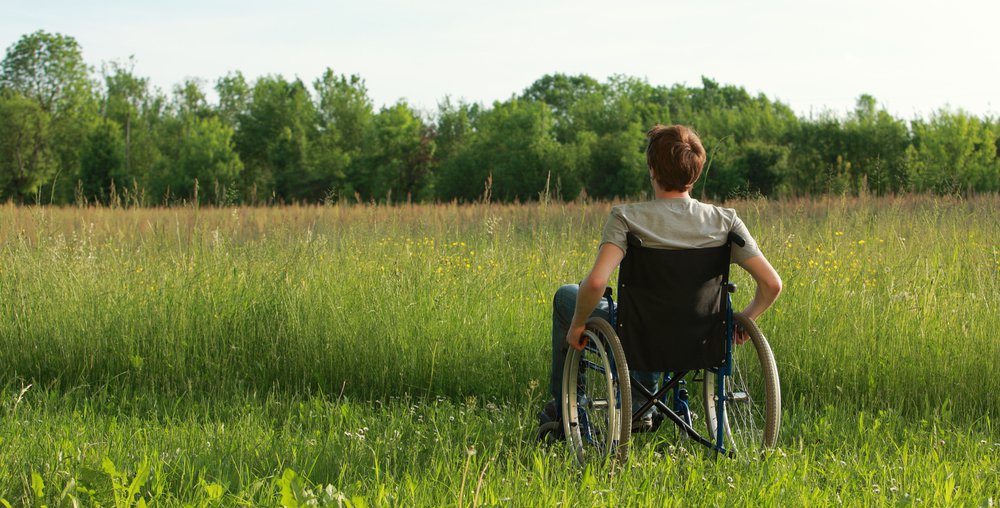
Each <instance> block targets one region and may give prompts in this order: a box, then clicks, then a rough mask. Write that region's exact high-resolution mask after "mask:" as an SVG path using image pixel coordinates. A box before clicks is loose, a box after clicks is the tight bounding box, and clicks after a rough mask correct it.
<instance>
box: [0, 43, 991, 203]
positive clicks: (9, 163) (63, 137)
mask: <svg viewBox="0 0 1000 508" xmlns="http://www.w3.org/2000/svg"><path fill="white" fill-rule="evenodd" d="M207 86H209V85H206V84H205V83H203V82H201V81H198V80H189V81H186V82H184V83H181V84H179V85H177V86H175V87H174V89H173V90H172V91H171V92H170V93H169V94H168V93H164V92H163V91H161V90H159V89H157V88H155V87H153V86H151V84H150V83H149V80H148V78H144V77H142V76H137V75H136V74H135V72H134V61H133V60H131V59H130V60H125V61H116V62H108V63H105V64H103V65H102V66H101V67H100V69H99V70H97V69H94V68H92V67H91V66H89V65H88V64H87V63H86V62H85V61H84V59H83V54H82V50H81V48H80V46H79V44H78V43H77V42H76V41H75V40H74V39H73V38H72V37H70V36H66V35H61V34H52V33H46V32H44V31H38V32H35V33H32V34H29V35H25V36H23V37H22V38H21V39H20V40H18V41H17V42H16V43H14V44H13V45H12V46H10V48H8V50H7V52H6V55H5V57H4V59H3V62H2V67H0V201H8V200H13V201H15V202H18V203H54V204H73V203H75V204H85V203H103V204H118V205H130V206H131V205H139V206H143V205H169V204H175V203H191V202H198V203H202V204H213V205H229V204H237V203H246V204H272V203H291V202H304V203H317V202H335V201H341V200H347V201H350V202H355V201H362V202H372V201H374V202H405V201H451V200H458V201H462V202H468V201H474V200H478V199H483V198H484V197H488V198H489V199H494V200H499V201H515V200H519V201H529V200H538V199H550V198H551V199H567V200H571V199H577V198H579V197H581V196H586V197H591V198H598V199H609V198H615V197H634V196H638V195H641V194H642V193H643V192H645V190H646V187H647V174H646V170H645V157H644V152H643V150H644V145H643V143H644V139H645V138H644V133H645V131H646V130H647V129H648V128H649V127H650V126H651V125H653V124H656V123H683V124H688V125H691V126H693V127H694V128H695V129H696V130H697V131H698V132H699V133H700V134H701V137H702V140H703V141H704V143H705V145H706V149H707V151H708V152H709V161H710V162H709V164H708V167H707V168H706V171H705V173H704V174H703V177H702V179H701V181H700V182H699V185H698V186H697V187H696V188H695V190H694V194H695V196H698V197H707V198H712V199H717V200H723V199H726V198H730V197H734V196H757V195H764V196H789V195H817V194H828V193H835V194H843V193H848V194H857V193H873V194H892V193H910V192H932V193H949V194H950V193H976V192H997V191H1000V123H998V120H997V119H995V118H989V117H987V118H979V117H976V116H974V115H970V114H968V113H966V112H963V111H952V110H947V109H942V110H940V111H938V112H937V113H935V114H932V115H931V116H930V117H929V118H917V119H913V120H902V119H898V118H895V117H893V116H892V115H891V114H889V113H888V112H886V111H885V110H884V109H882V108H880V107H879V106H878V103H877V101H876V99H875V98H873V97H871V96H868V95H862V96H861V97H859V98H858V99H857V104H856V108H855V109H854V111H852V112H850V113H848V114H846V115H837V114H833V113H824V114H818V115H810V116H809V117H808V118H802V117H799V116H796V115H795V113H794V112H793V111H792V110H791V109H790V108H789V107H788V106H787V105H785V104H782V103H781V102H778V101H774V100H771V99H769V98H768V97H766V96H765V95H763V94H760V95H756V96H754V95H751V94H749V93H747V91H746V90H745V89H743V88H742V87H739V86H734V85H723V84H719V83H717V82H715V81H713V80H711V79H708V78H703V79H702V83H701V85H700V86H695V87H692V86H685V85H672V86H659V85H653V84H650V83H648V82H647V81H645V80H643V79H638V78H634V77H629V76H613V77H611V78H609V79H607V81H604V82H601V81H597V80H595V79H593V78H591V77H589V76H585V75H578V76H569V75H563V74H553V75H546V76H543V77H541V78H540V79H538V80H537V81H535V82H534V83H531V84H530V85H529V86H528V87H527V88H526V89H525V90H523V91H522V92H521V93H519V94H516V95H512V96H511V98H509V99H508V100H506V101H497V102H494V103H493V104H492V105H483V104H470V103H465V102H456V101H453V100H451V99H449V98H447V97H446V98H444V99H443V100H442V101H441V102H440V103H439V105H438V109H437V111H436V112H433V113H427V112H421V111H417V110H416V109H415V108H413V107H412V106H411V105H409V104H407V103H406V102H405V101H402V100H401V101H399V102H397V103H395V104H392V105H388V106H384V107H381V108H378V109H377V110H376V108H375V106H374V104H373V102H372V100H371V99H370V98H369V97H368V93H367V90H366V88H365V82H364V80H363V79H362V78H361V77H360V76H357V75H351V76H346V75H339V74H336V73H335V72H334V71H332V70H329V69H328V70H327V71H326V72H325V73H324V74H323V75H322V76H320V77H319V78H317V79H315V80H314V81H312V82H311V83H306V82H303V81H302V80H301V79H298V78H295V79H287V78H285V77H283V76H280V75H270V76H263V77H260V78H257V79H256V80H253V81H252V82H251V81H248V80H247V79H246V78H245V77H244V76H243V75H242V74H241V73H240V72H231V73H229V74H228V75H226V76H224V77H221V78H219V79H218V80H217V81H216V82H215V83H214V85H211V86H212V87H213V88H214V92H215V94H214V96H215V97H217V100H215V101H214V103H212V102H210V101H209V100H208V93H207V92H206V87H207Z"/></svg>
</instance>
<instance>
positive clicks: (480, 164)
mask: <svg viewBox="0 0 1000 508" xmlns="http://www.w3.org/2000/svg"><path fill="white" fill-rule="evenodd" d="M474 127H475V134H474V135H473V136H472V139H471V141H470V143H469V144H468V145H467V146H466V147H465V148H464V149H462V150H461V151H460V152H459V153H458V154H456V156H454V157H452V158H451V159H449V160H447V161H445V162H443V163H442V166H441V168H440V171H441V177H440V178H439V179H438V185H439V188H440V190H441V196H442V197H443V198H445V199H463V200H470V201H471V200H475V199H477V198H478V197H480V196H482V194H483V188H484V184H485V183H486V182H487V181H488V180H490V181H491V182H492V195H493V196H494V197H496V198H497V199H499V200H501V201H513V200H520V201H527V200H535V199H538V197H539V196H540V195H542V194H543V193H544V192H545V191H546V189H548V191H549V195H552V196H555V195H560V194H561V195H563V196H573V197H575V196H576V195H577V193H579V191H580V184H579V180H578V177H577V175H576V174H575V172H574V171H573V167H572V159H573V156H572V152H571V151H570V150H568V149H566V148H565V147H564V146H563V145H561V144H560V143H558V142H557V141H556V139H555V136H554V133H553V118H552V113H551V112H550V110H549V108H548V106H546V105H545V104H543V103H540V102H533V101H526V100H520V99H513V100H510V101H508V102H503V103H500V102H497V103H494V104H493V108H492V109H490V110H489V111H484V112H482V113H481V114H480V115H478V117H477V118H476V122H475V126H474Z"/></svg>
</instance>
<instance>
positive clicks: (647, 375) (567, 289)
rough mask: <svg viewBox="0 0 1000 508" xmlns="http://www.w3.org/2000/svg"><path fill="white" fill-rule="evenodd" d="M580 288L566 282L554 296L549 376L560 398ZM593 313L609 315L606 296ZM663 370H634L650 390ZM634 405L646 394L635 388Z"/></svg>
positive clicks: (551, 385)
mask: <svg viewBox="0 0 1000 508" xmlns="http://www.w3.org/2000/svg"><path fill="white" fill-rule="evenodd" d="M579 292H580V285H579V284H566V285H565V286H562V287H560V288H559V289H558V290H557V291H556V295H555V297H554V298H553V299H552V372H551V374H550V376H549V391H550V392H551V393H552V397H553V398H554V399H556V400H559V398H560V392H561V391H562V375H563V364H564V363H566V351H567V350H568V349H569V344H567V343H566V333H567V332H568V331H569V324H570V321H572V320H573V312H574V311H576V295H577V294H578V293H579ZM590 316H591V317H601V318H604V319H608V317H609V314H608V301H607V299H604V298H602V299H601V301H600V303H598V304H597V308H596V309H594V312H593V313H592V314H591V315H590ZM657 374H659V373H654V372H632V379H633V380H636V381H639V382H640V383H642V384H643V386H645V387H646V388H647V389H648V390H649V391H651V392H654V393H655V392H656V387H657V382H656V380H657V379H658V378H659V376H658V375H657ZM632 400H633V402H632V405H633V407H638V406H637V405H636V403H637V402H639V401H645V400H646V398H645V397H643V396H641V395H639V394H638V393H637V392H636V390H634V389H633V390H632Z"/></svg>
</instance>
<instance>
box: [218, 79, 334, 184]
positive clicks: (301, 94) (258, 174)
mask: <svg viewBox="0 0 1000 508" xmlns="http://www.w3.org/2000/svg"><path fill="white" fill-rule="evenodd" d="M251 97H252V100H251V103H250V106H249V108H248V112H247V114H246V115H245V116H243V117H241V118H240V121H239V124H240V130H239V131H237V133H236V137H235V142H236V147H237V152H238V153H239V156H240V159H241V160H242V161H243V164H244V165H245V169H244V172H243V185H244V188H246V189H249V190H250V193H251V196H250V198H251V200H256V199H261V198H263V199H268V198H270V197H271V196H274V197H275V198H277V199H279V200H291V199H301V198H303V197H304V196H303V195H302V187H301V185H302V183H303V182H308V181H309V180H310V179H311V178H310V174H309V171H308V167H307V162H308V160H307V154H308V149H309V140H310V139H311V138H314V137H315V127H316V109H315V107H314V105H313V103H312V101H311V98H310V96H309V92H308V90H306V87H305V85H303V84H302V82H301V81H299V80H295V81H287V80H285V79H284V78H282V77H281V76H265V77H262V78H260V79H258V80H257V81H256V82H255V83H254V86H253V91H252V96H251Z"/></svg>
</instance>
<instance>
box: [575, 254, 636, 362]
mask: <svg viewBox="0 0 1000 508" xmlns="http://www.w3.org/2000/svg"><path fill="white" fill-rule="evenodd" d="M624 257H625V251H623V250H622V248H621V247H619V246H617V245H615V244H613V243H604V244H601V248H600V250H599V251H598V252H597V260H596V261H594V267H593V268H591V269H590V273H588V274H587V278H585V279H583V282H581V283H580V292H579V293H578V294H577V296H576V310H575V311H574V312H573V320H572V321H571V322H570V325H569V331H567V333H566V342H567V343H569V345H570V347H572V348H575V349H576V350H577V351H582V350H583V347H584V346H586V342H583V341H581V340H580V337H581V336H582V335H583V329H584V328H585V327H586V325H587V319H588V318H589V317H590V314H591V313H593V312H594V309H595V308H597V304H598V303H599V302H600V301H601V298H602V297H603V296H604V288H605V287H607V285H608V281H609V280H610V279H611V273H612V272H614V271H615V268H617V267H618V264H619V263H621V262H622V259H623V258H624Z"/></svg>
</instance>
